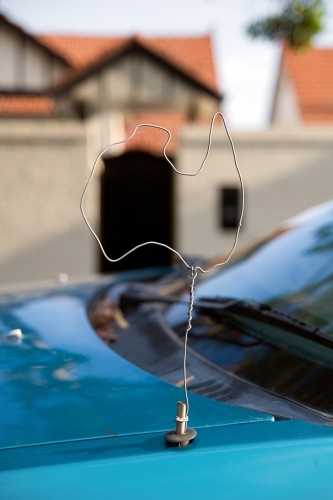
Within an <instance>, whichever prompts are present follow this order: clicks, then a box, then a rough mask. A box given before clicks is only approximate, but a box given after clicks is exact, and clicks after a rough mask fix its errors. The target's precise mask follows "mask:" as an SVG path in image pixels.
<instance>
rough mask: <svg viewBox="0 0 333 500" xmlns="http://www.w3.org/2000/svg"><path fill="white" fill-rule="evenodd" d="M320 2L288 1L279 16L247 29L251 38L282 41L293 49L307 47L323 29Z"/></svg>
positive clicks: (260, 21)
mask: <svg viewBox="0 0 333 500" xmlns="http://www.w3.org/2000/svg"><path fill="white" fill-rule="evenodd" d="M323 19H324V7H323V3H322V0H289V1H288V2H287V3H285V5H284V8H283V10H282V12H281V13H280V14H277V15H275V16H271V17H267V18H266V19H260V20H259V21H256V22H254V23H252V24H250V25H249V26H248V28H247V32H248V34H249V35H250V36H251V37H253V38H259V37H261V38H265V39H269V40H282V41H284V42H286V43H287V44H288V45H289V46H290V47H291V48H293V49H300V48H305V47H309V46H310V45H311V41H312V38H313V37H314V36H315V35H316V34H317V33H319V32H320V31H321V30H322V29H323Z"/></svg>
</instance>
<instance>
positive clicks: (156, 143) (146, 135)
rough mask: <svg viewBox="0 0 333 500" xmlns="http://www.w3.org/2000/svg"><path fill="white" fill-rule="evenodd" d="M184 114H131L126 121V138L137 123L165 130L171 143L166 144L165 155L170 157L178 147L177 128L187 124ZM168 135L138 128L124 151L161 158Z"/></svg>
mask: <svg viewBox="0 0 333 500" xmlns="http://www.w3.org/2000/svg"><path fill="white" fill-rule="evenodd" d="M187 120H188V119H187V115H186V113H181V112H175V111H170V112H168V111H157V112H150V111H142V112H137V113H135V114H133V115H132V116H131V117H130V119H129V120H127V126H126V137H129V136H130V135H131V134H132V132H133V130H134V128H135V127H136V126H137V125H139V123H150V124H152V125H160V126H161V127H164V128H167V129H169V130H170V132H171V141H170V142H169V144H168V147H167V150H166V154H167V155H168V157H172V156H173V155H174V154H175V152H176V150H177V146H178V130H179V127H180V126H181V125H183V124H185V123H186V122H187ZM167 139H168V135H167V133H166V132H164V131H163V130H159V129H154V128H150V127H140V128H139V129H138V130H137V131H136V133H135V135H134V137H133V138H132V139H131V140H130V141H129V142H127V143H126V151H133V150H135V151H144V152H146V153H150V154H152V155H155V156H163V147H164V144H165V142H166V141H167Z"/></svg>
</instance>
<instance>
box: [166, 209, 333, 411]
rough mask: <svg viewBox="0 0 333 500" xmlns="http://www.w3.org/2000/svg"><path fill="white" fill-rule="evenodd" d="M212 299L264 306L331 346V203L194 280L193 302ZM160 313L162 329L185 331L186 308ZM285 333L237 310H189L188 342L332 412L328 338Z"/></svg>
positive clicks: (278, 390)
mask: <svg viewBox="0 0 333 500" xmlns="http://www.w3.org/2000/svg"><path fill="white" fill-rule="evenodd" d="M218 297H228V298H237V299H250V300H255V301H258V302H264V303H266V304H269V305H270V306H271V307H274V308H275V309H278V310H279V311H281V312H283V313H285V314H288V315H291V316H295V317H297V318H299V319H300V320H302V321H304V322H306V323H310V324H312V325H316V326H317V327H318V328H320V330H321V332H324V335H325V334H326V335H327V336H328V337H327V338H328V344H330V341H329V339H330V335H332V339H333V308H332V301H333V203H331V202H330V203H326V204H324V205H322V206H320V207H317V208H316V209H315V210H312V211H309V212H308V213H306V214H304V215H303V216H302V217H298V218H294V219H293V220H290V221H289V222H288V223H286V224H285V225H284V226H283V227H282V229H280V230H279V231H277V232H276V233H275V235H274V236H273V237H270V238H267V239H266V240H265V241H262V242H261V244H259V245H256V246H254V247H253V248H252V249H250V250H247V251H246V252H244V253H240V254H239V256H238V258H235V259H234V261H233V262H231V264H230V265H228V267H227V268H224V269H221V270H220V271H219V272H217V273H216V274H215V275H213V276H212V277H209V278H208V279H205V280H203V281H202V282H198V283H197V284H196V286H195V300H196V301H200V299H204V298H205V299H208V298H210V299H214V298H218ZM183 298H185V296H184V297H183ZM164 314H165V318H166V320H167V322H168V324H169V326H171V327H172V328H173V330H174V331H175V332H176V333H177V334H178V335H180V336H182V335H184V331H185V327H186V322H187V305H186V304H184V303H182V304H173V305H171V306H170V307H168V308H167V309H166V310H165V313H164ZM274 329H275V331H273V330H274ZM285 330H286V331H284V329H283V327H281V325H280V327H279V328H276V327H275V326H274V322H272V324H271V325H270V324H261V323H260V321H257V322H255V321H252V320H250V319H249V318H247V317H242V315H241V314H240V315H237V314H236V315H233V314H228V313H226V311H221V312H220V314H217V313H216V311H215V312H214V310H212V311H209V310H206V311H204V312H203V311H201V310H200V308H195V309H194V312H193V327H192V330H191V331H190V338H189V346H190V348H192V349H193V350H194V351H196V352H197V353H199V354H200V355H201V356H204V357H205V358H206V359H208V360H209V361H210V362H212V363H214V364H215V365H216V366H219V367H220V368H222V369H223V370H227V371H228V372H231V373H233V374H234V375H236V376H237V377H240V378H242V379H243V380H246V381H247V382H250V383H251V384H254V385H256V386H258V387H260V388H263V389H265V390H267V391H270V392H272V393H274V394H276V395H279V396H282V397H284V398H286V399H288V400H290V401H293V402H295V403H297V404H298V405H302V406H305V407H307V408H310V409H312V410H314V411H316V412H321V413H322V414H323V413H325V414H329V415H331V416H333V389H332V387H333V363H332V360H333V343H332V348H331V347H330V345H328V347H326V348H322V347H321V346H318V345H317V343H316V342H308V341H307V340H306V339H304V338H302V336H298V337H297V338H296V337H295V336H294V335H293V334H292V333H290V332H287V328H286V329H285Z"/></svg>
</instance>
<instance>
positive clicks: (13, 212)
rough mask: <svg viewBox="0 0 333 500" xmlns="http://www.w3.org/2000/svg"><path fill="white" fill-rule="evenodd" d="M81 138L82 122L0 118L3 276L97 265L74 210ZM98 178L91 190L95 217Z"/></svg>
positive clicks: (82, 163) (80, 183) (75, 271)
mask: <svg viewBox="0 0 333 500" xmlns="http://www.w3.org/2000/svg"><path fill="white" fill-rule="evenodd" d="M86 145H87V141H86V127H85V125H84V124H83V123H81V122H74V121H73V122H71V121H68V120H41V119H40V120H38V119H35V120H24V119H23V120H22V119H21V120H14V119H0V167H1V182H0V239H1V245H0V284H2V283H5V282H15V281H24V280H29V279H43V278H50V277H55V276H56V275H57V274H58V273H61V272H65V273H67V274H68V275H69V276H74V275H81V274H85V273H90V272H92V271H95V270H96V268H97V262H96V261H97V257H96V255H95V252H96V246H95V244H94V242H93V239H92V237H91V235H90V233H89V232H88V230H87V228H86V226H85V224H84V223H83V220H82V217H81V214H80V210H79V200H80V196H81V193H82V190H83V187H84V184H85V182H86V179H87V175H88V166H87V151H86V149H87V148H86ZM96 186H97V184H95V187H94V186H93V187H92V189H91V190H90V192H89V197H88V207H87V209H88V213H89V215H90V217H91V218H92V219H94V217H95V216H96V207H97V205H96V196H97V191H96Z"/></svg>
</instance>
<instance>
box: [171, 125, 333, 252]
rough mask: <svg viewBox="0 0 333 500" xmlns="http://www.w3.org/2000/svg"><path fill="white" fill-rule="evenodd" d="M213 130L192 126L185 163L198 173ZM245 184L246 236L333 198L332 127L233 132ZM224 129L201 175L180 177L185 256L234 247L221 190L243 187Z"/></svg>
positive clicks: (184, 137)
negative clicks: (222, 215)
mask: <svg viewBox="0 0 333 500" xmlns="http://www.w3.org/2000/svg"><path fill="white" fill-rule="evenodd" d="M207 137H208V129H207V128H204V129H203V128H201V127H195V126H192V127H190V126H187V127H185V128H184V129H183V132H182V134H181V149H180V154H179V157H178V162H177V165H178V168H179V169H180V170H182V171H187V172H193V171H195V170H196V169H197V168H198V166H199V165H200V163H201V161H202V159H203V158H204V155H205V152H206V149H207ZM232 137H233V140H234V143H235V147H236V154H237V157H238V161H239V166H240V168H241V172H242V175H243V179H244V184H245V217H244V224H243V228H242V230H241V240H243V241H246V240H249V239H251V238H253V237H256V236H258V235H260V233H261V232H263V231H266V230H269V229H272V228H273V226H274V225H276V224H278V223H280V222H282V221H283V220H285V219H287V218H289V217H292V216H294V215H296V214H297V213H298V212H300V211H302V210H304V209H306V208H308V207H311V206H312V205H314V204H317V203H320V202H322V201H325V200H328V199H330V198H331V197H332V196H333V190H332V180H333V165H332V158H333V127H331V128H316V129H311V128H299V129H289V130H288V129H270V130H267V131H264V132H251V133H245V132H237V133H232ZM238 185H239V183H238V178H237V175H236V171H235V168H234V164H233V160H232V154H231V150H230V146H229V143H228V140H227V138H226V135H225V132H224V131H223V130H222V129H221V128H220V129H217V128H216V129H215V130H214V134H213V144H212V151H211V154H210V156H209V159H208V161H207V163H206V165H205V167H204V169H203V171H202V172H201V174H200V175H199V176H198V177H193V178H189V177H180V176H176V205H175V206H176V215H175V219H176V220H175V224H176V242H177V249H179V250H180V251H181V252H183V253H185V254H191V253H192V254H202V255H205V256H207V257H208V256H211V255H214V254H217V253H219V252H220V251H225V250H227V249H229V248H231V244H232V240H233V237H234V231H232V230H223V229H220V228H219V227H218V190H219V188H220V187H223V186H238Z"/></svg>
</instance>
